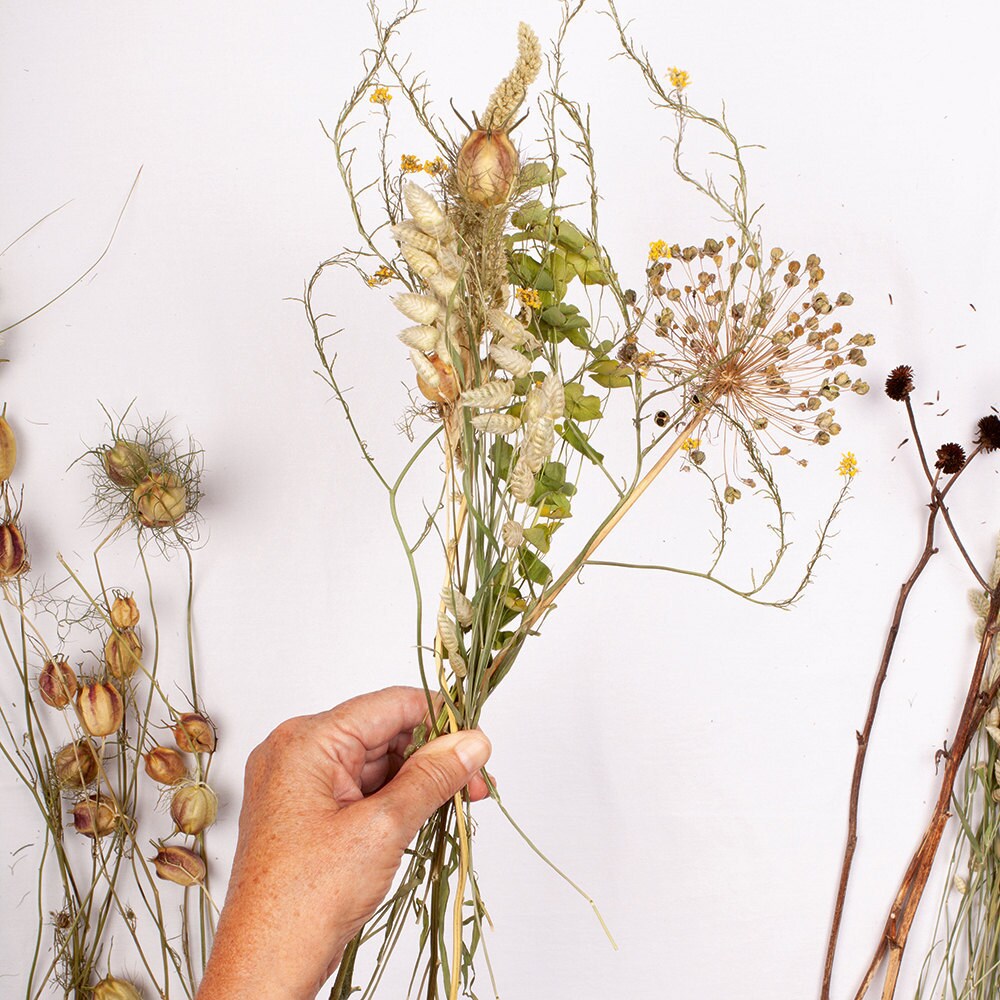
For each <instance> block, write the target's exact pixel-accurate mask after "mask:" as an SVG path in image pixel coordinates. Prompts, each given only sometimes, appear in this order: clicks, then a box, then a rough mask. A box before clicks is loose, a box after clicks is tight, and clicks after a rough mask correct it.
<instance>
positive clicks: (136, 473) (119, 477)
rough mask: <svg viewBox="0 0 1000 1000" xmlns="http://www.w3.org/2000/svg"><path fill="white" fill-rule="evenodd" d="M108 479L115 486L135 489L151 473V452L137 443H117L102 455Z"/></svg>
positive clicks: (106, 449)
mask: <svg viewBox="0 0 1000 1000" xmlns="http://www.w3.org/2000/svg"><path fill="white" fill-rule="evenodd" d="M101 462H102V463H103V464H104V471H105V472H106V473H107V474H108V479H110V480H111V482H113V483H114V484H115V486H122V487H126V488H128V489H134V488H135V486H136V485H137V484H138V483H139V482H141V481H142V479H144V478H145V476H146V474H147V473H148V472H149V452H147V451H146V449H145V448H143V447H142V445H141V444H136V442H135V441H115V443H114V445H112V447H110V448H105V449H104V451H103V452H102V453H101Z"/></svg>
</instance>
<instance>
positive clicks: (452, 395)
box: [410, 351, 461, 403]
mask: <svg viewBox="0 0 1000 1000" xmlns="http://www.w3.org/2000/svg"><path fill="white" fill-rule="evenodd" d="M410 358H411V360H412V361H413V365H414V367H415V368H416V369H417V388H418V389H419V390H420V392H421V394H422V395H423V396H424V397H425V398H427V399H429V400H430V401H431V402H432V403H454V402H455V400H456V399H458V394H459V393H460V392H461V386H460V385H459V384H458V378H457V377H456V375H455V369H454V368H452V367H451V365H449V364H447V362H445V361H443V360H442V359H441V358H439V357H438V356H437V355H436V354H431V355H429V356H428V357H425V356H424V355H423V354H420V353H419V352H416V351H411V352H410ZM418 359H419V360H418ZM425 362H426V364H425Z"/></svg>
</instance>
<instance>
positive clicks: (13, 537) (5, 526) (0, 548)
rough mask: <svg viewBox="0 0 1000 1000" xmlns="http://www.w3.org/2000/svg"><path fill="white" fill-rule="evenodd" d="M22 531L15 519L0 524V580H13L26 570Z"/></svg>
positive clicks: (25, 550) (26, 559) (26, 557)
mask: <svg viewBox="0 0 1000 1000" xmlns="http://www.w3.org/2000/svg"><path fill="white" fill-rule="evenodd" d="M28 568H29V567H28V549H27V546H26V545H25V544H24V533H23V532H22V531H21V526H20V525H19V524H18V523H17V521H15V520H9V521H4V522H3V523H2V524H0V580H13V579H14V577H16V576H20V575H21V574H22V573H25V572H27V570H28Z"/></svg>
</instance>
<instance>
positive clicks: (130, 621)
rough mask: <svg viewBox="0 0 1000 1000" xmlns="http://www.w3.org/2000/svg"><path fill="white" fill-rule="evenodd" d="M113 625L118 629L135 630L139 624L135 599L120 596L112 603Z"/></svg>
mask: <svg viewBox="0 0 1000 1000" xmlns="http://www.w3.org/2000/svg"><path fill="white" fill-rule="evenodd" d="M111 624H112V625H114V627H115V628H118V629H124V628H135V626H136V625H138V624H139V609H138V608H137V607H136V604H135V598H134V597H132V596H130V595H129V596H125V595H119V596H118V597H116V598H115V599H114V600H113V601H112V602H111Z"/></svg>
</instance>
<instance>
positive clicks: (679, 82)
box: [667, 66, 691, 90]
mask: <svg viewBox="0 0 1000 1000" xmlns="http://www.w3.org/2000/svg"><path fill="white" fill-rule="evenodd" d="M667 75H668V76H669V77H670V86H671V87H673V88H674V89H675V90H683V89H684V88H685V87H686V86H687V85H688V84H689V83H690V82H691V76H690V74H689V73H688V72H687V70H683V69H678V68H677V67H676V66H671V67H670V68H669V69H668V70H667Z"/></svg>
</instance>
